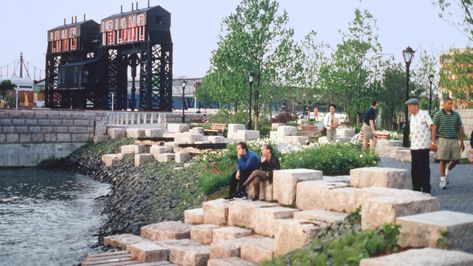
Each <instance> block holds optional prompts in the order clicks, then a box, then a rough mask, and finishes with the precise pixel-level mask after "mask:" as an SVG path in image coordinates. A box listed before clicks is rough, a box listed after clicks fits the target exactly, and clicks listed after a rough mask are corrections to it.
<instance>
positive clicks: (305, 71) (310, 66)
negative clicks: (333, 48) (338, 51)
mask: <svg viewBox="0 0 473 266" xmlns="http://www.w3.org/2000/svg"><path fill="white" fill-rule="evenodd" d="M297 47H298V48H297V49H296V52H295V60H299V61H300V62H299V63H298V64H296V65H295V67H294V68H293V69H295V70H296V73H293V74H291V77H292V80H291V82H292V84H295V85H296V86H297V88H296V89H294V90H291V91H290V92H289V93H288V95H287V96H288V98H289V99H291V100H293V101H295V102H296V103H298V104H303V105H310V104H311V103H312V102H314V101H317V100H318V99H319V98H320V95H321V94H322V90H323V73H324V72H323V71H324V70H325V69H326V66H327V65H328V64H329V58H328V57H327V54H328V53H327V52H328V49H329V46H328V44H326V43H324V42H319V41H318V40H317V33H316V32H315V31H311V32H310V33H309V34H307V35H306V36H305V37H304V39H303V40H302V41H301V42H300V43H298V44H297ZM301 96H303V97H301ZM314 96H315V97H314Z"/></svg>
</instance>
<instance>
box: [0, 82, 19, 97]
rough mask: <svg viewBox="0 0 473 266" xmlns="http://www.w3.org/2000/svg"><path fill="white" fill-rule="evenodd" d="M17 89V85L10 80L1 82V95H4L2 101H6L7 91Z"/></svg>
mask: <svg viewBox="0 0 473 266" xmlns="http://www.w3.org/2000/svg"><path fill="white" fill-rule="evenodd" d="M16 87H17V86H16V84H14V83H12V82H11V80H9V79H5V80H3V81H2V82H0V94H2V99H5V93H6V91H7V90H13V89H15V88H16Z"/></svg>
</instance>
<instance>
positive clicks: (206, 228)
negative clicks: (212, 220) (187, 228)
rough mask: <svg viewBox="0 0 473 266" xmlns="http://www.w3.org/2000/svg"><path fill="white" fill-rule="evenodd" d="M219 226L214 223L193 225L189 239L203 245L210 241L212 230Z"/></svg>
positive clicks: (208, 243)
mask: <svg viewBox="0 0 473 266" xmlns="http://www.w3.org/2000/svg"><path fill="white" fill-rule="evenodd" d="M218 228H220V227H219V226H217V225H214V224H200V225H193V226H192V228H191V233H190V239H191V240H194V241H196V242H199V243H201V244H204V245H210V243H212V236H213V231H214V230H216V229H218Z"/></svg>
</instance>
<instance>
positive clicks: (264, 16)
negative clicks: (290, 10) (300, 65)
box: [201, 0, 297, 125]
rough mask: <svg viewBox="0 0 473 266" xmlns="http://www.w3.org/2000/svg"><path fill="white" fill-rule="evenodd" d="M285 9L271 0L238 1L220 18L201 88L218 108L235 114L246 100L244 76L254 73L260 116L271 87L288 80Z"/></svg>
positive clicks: (288, 33)
mask: <svg viewBox="0 0 473 266" xmlns="http://www.w3.org/2000/svg"><path fill="white" fill-rule="evenodd" d="M287 23H288V15H287V12H286V11H282V12H280V11H279V4H278V3H277V1H275V0H243V1H242V2H241V3H240V4H239V5H238V7H237V8H236V10H235V12H234V13H233V14H230V15H229V16H228V17H226V18H225V19H224V20H223V23H222V32H221V34H220V36H219V41H218V48H217V49H216V50H215V51H213V53H212V58H211V59H210V63H211V67H210V70H209V71H208V73H207V76H206V77H205V78H204V82H203V86H202V88H201V89H205V90H208V94H209V95H210V96H211V97H212V98H213V99H214V100H216V101H217V102H219V103H220V104H221V105H220V106H221V107H222V106H224V105H225V104H226V105H232V106H234V109H235V110H238V107H239V106H246V104H247V103H248V102H249V92H248V88H249V84H248V74H249V72H253V73H254V74H255V81H254V83H253V91H254V94H253V99H252V100H253V103H254V105H253V108H254V110H255V112H254V115H255V118H256V119H255V122H256V125H257V124H258V120H257V119H258V116H259V112H260V111H261V110H262V108H263V107H264V106H265V104H267V103H269V102H270V99H271V97H270V95H271V89H272V88H273V87H274V86H275V85H277V86H280V85H281V83H287V82H288V81H290V80H291V79H287V78H290V74H289V73H291V72H292V71H293V69H294V68H296V66H295V65H294V64H295V62H297V61H295V60H293V59H294V56H295V55H294V49H295V44H294V42H293V40H292V37H293V34H294V32H293V30H292V29H291V28H289V27H288V26H287Z"/></svg>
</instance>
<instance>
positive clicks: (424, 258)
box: [360, 248, 473, 266]
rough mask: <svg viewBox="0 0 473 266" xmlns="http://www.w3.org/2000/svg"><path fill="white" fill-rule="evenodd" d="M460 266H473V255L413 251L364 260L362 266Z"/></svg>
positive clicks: (444, 251) (436, 251) (457, 252)
mask: <svg viewBox="0 0 473 266" xmlns="http://www.w3.org/2000/svg"><path fill="white" fill-rule="evenodd" d="M406 263H408V265H410V266H424V265H429V266H453V265H455V266H459V265H464V266H468V265H473V254H470V253H464V252H461V251H450V250H443V249H433V248H424V249H411V250H408V251H404V252H401V253H396V254H391V255H388V256H383V257H376V258H369V259H362V260H361V262H360V266H379V265H383V266H399V265H407V264H406Z"/></svg>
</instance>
